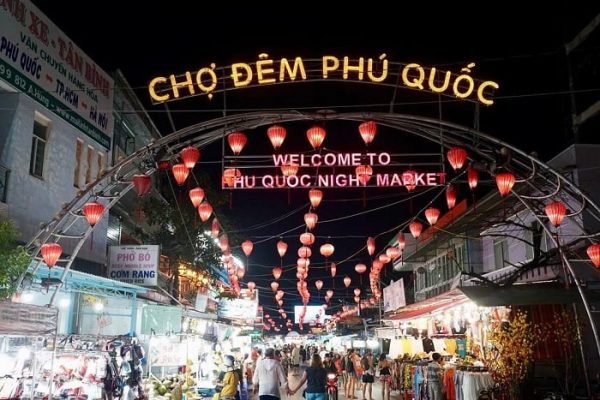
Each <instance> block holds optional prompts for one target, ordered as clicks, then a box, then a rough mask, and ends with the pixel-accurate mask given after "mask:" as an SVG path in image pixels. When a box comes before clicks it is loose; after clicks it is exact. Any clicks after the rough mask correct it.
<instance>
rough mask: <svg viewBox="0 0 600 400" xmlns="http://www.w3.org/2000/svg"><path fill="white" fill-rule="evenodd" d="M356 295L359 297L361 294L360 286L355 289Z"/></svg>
mask: <svg viewBox="0 0 600 400" xmlns="http://www.w3.org/2000/svg"><path fill="white" fill-rule="evenodd" d="M354 295H355V296H357V297H358V296H360V289H359V288H356V289H354Z"/></svg>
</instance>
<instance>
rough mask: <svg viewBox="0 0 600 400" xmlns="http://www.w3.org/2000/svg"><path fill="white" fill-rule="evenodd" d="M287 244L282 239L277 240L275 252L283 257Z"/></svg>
mask: <svg viewBox="0 0 600 400" xmlns="http://www.w3.org/2000/svg"><path fill="white" fill-rule="evenodd" d="M287 248H288V245H287V243H286V242H284V241H283V240H280V241H279V242H277V252H278V253H279V257H281V258H283V256H284V255H285V252H286V251H287Z"/></svg>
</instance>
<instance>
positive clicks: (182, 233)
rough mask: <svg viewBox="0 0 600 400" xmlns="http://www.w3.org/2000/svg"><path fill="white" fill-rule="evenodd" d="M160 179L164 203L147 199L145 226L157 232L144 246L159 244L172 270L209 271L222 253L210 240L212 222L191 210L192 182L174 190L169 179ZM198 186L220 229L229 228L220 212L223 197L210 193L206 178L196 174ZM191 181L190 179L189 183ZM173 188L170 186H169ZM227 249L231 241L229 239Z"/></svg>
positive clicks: (211, 190) (145, 239) (225, 199)
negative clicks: (184, 265) (189, 266)
mask: <svg viewBox="0 0 600 400" xmlns="http://www.w3.org/2000/svg"><path fill="white" fill-rule="evenodd" d="M162 174H163V176H160V177H159V179H160V182H159V183H160V185H159V190H160V192H161V194H162V196H163V197H164V199H165V200H166V203H165V202H164V201H162V200H159V199H157V198H149V199H148V200H146V201H145V203H144V212H145V214H146V217H147V218H148V223H149V224H151V225H154V226H157V227H158V229H157V230H156V231H155V232H153V233H151V234H147V235H146V237H145V238H144V241H145V242H146V243H156V244H160V245H161V247H162V254H164V255H166V256H167V257H169V260H170V263H171V268H172V269H176V268H177V265H178V263H179V261H180V260H181V261H185V262H188V263H190V264H192V265H194V266H195V267H198V268H202V267H204V268H206V269H207V270H210V268H207V267H210V266H213V267H214V266H217V265H218V264H219V263H220V257H221V249H220V248H219V246H218V245H217V244H216V243H215V241H214V239H212V238H211V237H210V233H209V234H208V235H207V234H205V233H206V232H210V229H211V221H212V219H210V220H208V221H207V222H202V220H201V219H200V216H199V215H198V212H197V210H196V209H195V208H194V207H193V205H192V203H191V201H190V198H189V195H188V191H189V189H191V188H193V187H196V184H195V182H194V183H189V184H188V185H186V186H183V187H177V186H176V184H175V183H174V181H173V179H172V178H171V179H170V180H169V179H168V177H167V176H164V174H165V173H162ZM197 176H198V180H199V182H198V183H199V184H198V186H200V187H201V188H203V189H204V192H205V195H206V199H207V200H208V201H209V202H210V204H211V205H212V206H213V209H214V210H215V212H216V213H217V215H218V218H219V222H220V224H221V225H222V226H228V223H227V220H226V218H225V216H224V213H223V212H221V210H223V209H224V208H225V206H226V204H227V198H226V196H224V195H223V194H220V193H217V192H215V191H214V190H213V189H212V185H211V184H210V181H209V179H208V176H206V175H204V174H197ZM191 179H193V178H192V177H191V176H190V177H189V178H188V182H190V180H191ZM171 185H173V186H171ZM229 240H230V245H233V243H234V240H235V239H234V238H233V237H232V236H231V235H229Z"/></svg>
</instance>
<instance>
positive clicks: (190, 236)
mask: <svg viewBox="0 0 600 400" xmlns="http://www.w3.org/2000/svg"><path fill="white" fill-rule="evenodd" d="M166 175H167V180H168V182H169V188H170V189H171V194H172V195H173V198H176V196H177V195H176V194H175V189H174V188H173V181H171V176H170V174H169V173H168V172H167V174H166ZM175 204H176V205H177V212H178V213H179V217H180V218H181V224H182V225H183V227H184V229H185V234H186V236H187V238H188V240H189V241H190V246H191V248H192V250H193V252H194V258H196V257H198V254H197V250H196V246H194V241H193V240H192V235H191V234H190V231H189V230H188V227H187V224H186V222H185V218H184V217H183V212H182V211H181V206H180V204H179V202H178V201H176V202H175Z"/></svg>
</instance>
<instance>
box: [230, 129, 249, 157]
mask: <svg viewBox="0 0 600 400" xmlns="http://www.w3.org/2000/svg"><path fill="white" fill-rule="evenodd" d="M247 141H248V139H247V138H246V135H244V134H243V133H242V132H234V133H230V134H229V135H228V136H227V143H229V147H230V148H231V151H233V154H235V155H236V156H237V155H238V154H240V153H241V152H242V150H243V149H244V146H246V142H247Z"/></svg>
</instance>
